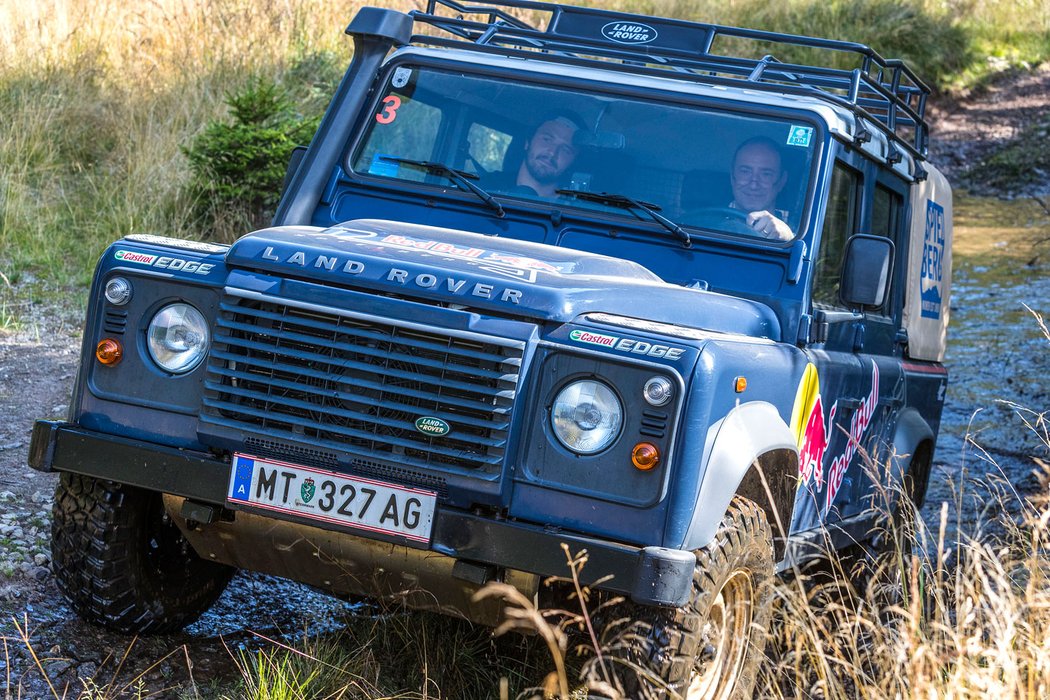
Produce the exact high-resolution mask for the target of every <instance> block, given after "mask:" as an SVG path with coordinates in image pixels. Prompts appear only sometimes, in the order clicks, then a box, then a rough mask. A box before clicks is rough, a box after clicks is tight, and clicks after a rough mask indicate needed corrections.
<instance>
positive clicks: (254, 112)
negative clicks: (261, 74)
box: [183, 78, 320, 238]
mask: <svg viewBox="0 0 1050 700" xmlns="http://www.w3.org/2000/svg"><path fill="white" fill-rule="evenodd" d="M226 103H227V104H228V105H229V107H230V116H231V117H232V123H229V122H226V121H213V122H211V123H210V124H208V125H207V126H206V127H205V129H204V131H202V132H201V133H200V134H199V135H198V136H197V137H196V138H195V139H194V141H193V144H192V145H191V146H190V147H189V148H184V149H183V153H185V155H186V157H187V158H188V159H189V163H190V170H191V171H192V173H193V177H192V179H191V182H190V188H191V193H192V195H193V197H194V198H195V200H196V201H197V202H198V207H197V210H198V214H199V215H200V216H201V218H202V220H203V222H204V224H205V225H206V226H207V227H208V228H210V229H212V230H213V231H214V232H215V233H216V234H217V235H218V236H219V237H220V238H221V237H224V236H223V234H226V233H231V234H234V235H238V234H240V233H245V232H247V231H250V230H252V229H255V228H259V227H261V226H265V225H266V224H267V223H268V222H269V220H270V219H271V218H272V217H273V214H274V212H275V210H276V207H277V202H278V200H279V199H280V196H281V184H282V181H283V180H284V174H285V170H286V168H287V166H288V159H289V157H290V156H291V153H292V149H294V148H295V147H296V146H297V145H305V144H307V143H309V141H310V139H311V138H312V137H313V133H314V132H315V131H316V130H317V125H318V124H319V122H320V115H315V116H303V115H301V114H298V113H296V111H295V109H294V108H293V104H292V101H291V99H290V98H289V95H288V93H287V91H286V90H285V89H284V88H282V87H281V86H279V85H277V84H276V83H274V82H273V81H271V80H269V79H265V78H257V79H255V80H253V81H251V82H250V83H249V84H248V85H246V86H245V87H244V88H243V89H242V90H240V91H239V92H236V93H230V94H228V95H227V96H226Z"/></svg>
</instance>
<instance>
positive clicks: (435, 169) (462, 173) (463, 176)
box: [379, 156, 506, 219]
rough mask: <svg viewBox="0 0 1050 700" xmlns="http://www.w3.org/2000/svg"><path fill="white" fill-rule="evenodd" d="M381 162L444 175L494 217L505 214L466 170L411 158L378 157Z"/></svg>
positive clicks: (494, 199) (475, 177) (499, 205)
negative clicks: (488, 210)
mask: <svg viewBox="0 0 1050 700" xmlns="http://www.w3.org/2000/svg"><path fill="white" fill-rule="evenodd" d="M379 157H380V158H381V159H382V160H387V161H390V162H392V163H401V164H402V165H407V166H409V167H413V168H420V169H421V170H426V171H427V172H428V173H431V174H432V175H444V176H445V177H447V178H448V179H449V180H451V181H452V182H454V183H455V184H456V186H457V187H459V188H460V189H461V190H466V191H468V192H473V193H474V194H476V195H477V196H478V197H479V198H481V201H483V202H484V203H485V204H487V205H489V206H490V207H491V208H492V209H493V211H495V212H496V216H498V217H499V218H501V219H502V218H503V217H504V216H505V215H506V212H505V211H504V210H503V205H502V204H500V203H499V202H497V201H496V198H495V197H493V196H492V195H491V194H489V193H488V192H486V191H485V190H483V189H481V188H480V187H478V186H477V185H475V184H474V183H473V182H471V180H477V179H478V176H477V175H475V174H474V173H468V172H467V171H466V170H456V169H455V168H453V167H451V166H448V165H445V164H444V163H438V162H435V161H432V160H413V159H412V158H397V157H395V156H379Z"/></svg>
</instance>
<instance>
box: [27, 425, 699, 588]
mask: <svg viewBox="0 0 1050 700" xmlns="http://www.w3.org/2000/svg"><path fill="white" fill-rule="evenodd" d="M29 465H30V466H31V467H32V468H33V469H36V470H38V471H45V472H47V471H66V472H73V473H76V474H83V475H85V476H92V477H95V478H99V479H107V480H110V481H116V482H120V483H123V484H129V485H131V486H137V487H140V488H143V489H148V490H151V491H157V492H161V493H168V494H173V495H176V496H181V497H184V498H186V499H189V500H191V501H197V502H200V503H207V504H213V505H223V504H225V502H226V490H227V485H228V484H229V480H230V464H229V462H228V461H224V460H222V459H219V458H216V457H215V456H213V455H211V454H207V453H201V452H192V451H189V450H181V449H177V448H171V447H163V446H159V445H154V444H152V443H148V442H144V441H140V440H131V439H127V438H121V437H117V436H114V435H108V434H105V433H97V432H93V431H89V430H84V429H82V428H80V427H79V426H76V425H74V424H71V423H64V422H58V421H43V420H41V421H37V422H36V424H35V425H34V427H33V439H32V442H31V444H30V448H29ZM346 536H347V537H356V535H349V534H348V535H346ZM562 545H565V546H567V547H568V548H569V551H570V552H571V553H572V554H573V555H576V554H578V553H579V552H581V551H582V550H586V551H587V563H586V565H585V566H584V567H583V568H582V569H581V570H580V571H579V578H580V582H581V583H583V584H585V585H594V584H598V587H599V588H601V589H603V590H609V591H613V592H616V593H620V594H624V595H627V596H629V597H630V598H631V600H633V601H635V602H637V603H641V604H643V605H662V606H680V605H684V604H685V603H687V602H688V600H689V595H690V593H691V591H692V581H693V570H694V568H695V564H696V558H695V557H694V555H693V554H692V553H691V552H687V551H681V550H676V549H667V548H664V547H632V546H629V545H623V544H619V543H615V542H608V541H605V540H599V539H594V538H590V537H586V536H583V535H578V534H570V533H566V532H561V531H558V530H556V529H550V528H544V527H542V526H537V525H533V524H529V523H522V522H515V521H509V520H495V519H492V518H489V517H482V516H479V515H474V514H472V513H468V512H464V511H459V510H451V509H445V508H441V507H440V506H439V507H438V510H437V512H436V513H435V514H434V526H433V530H432V533H431V542H430V550H431V551H433V552H436V553H439V554H443V555H446V556H448V557H452V558H454V559H456V560H463V561H467V562H471V563H480V564H484V565H488V566H494V567H498V568H503V569H511V570H517V571H525V572H529V573H534V574H538V575H540V576H544V577H547V576H559V577H567V576H568V574H569V567H568V561H567V559H566V552H565V549H564V548H563V546H562ZM599 582H600V583H599Z"/></svg>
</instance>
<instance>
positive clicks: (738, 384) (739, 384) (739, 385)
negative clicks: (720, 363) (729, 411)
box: [733, 377, 747, 394]
mask: <svg viewBox="0 0 1050 700" xmlns="http://www.w3.org/2000/svg"><path fill="white" fill-rule="evenodd" d="M733 388H734V389H736V393H738V394H741V393H743V391H744V389H747V377H737V378H736V381H735V382H733Z"/></svg>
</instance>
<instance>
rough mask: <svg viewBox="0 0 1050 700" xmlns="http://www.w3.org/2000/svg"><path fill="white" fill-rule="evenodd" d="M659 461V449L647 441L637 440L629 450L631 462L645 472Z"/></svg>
mask: <svg viewBox="0 0 1050 700" xmlns="http://www.w3.org/2000/svg"><path fill="white" fill-rule="evenodd" d="M659 462H660V450H658V449H656V445H654V444H652V443H649V442H639V443H638V444H637V445H635V446H634V450H632V451H631V464H633V465H634V466H635V467H636V468H637V469H641V470H642V471H643V472H647V471H649V470H650V469H652V468H653V467H655V466H656V465H657V464H658V463H659Z"/></svg>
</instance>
